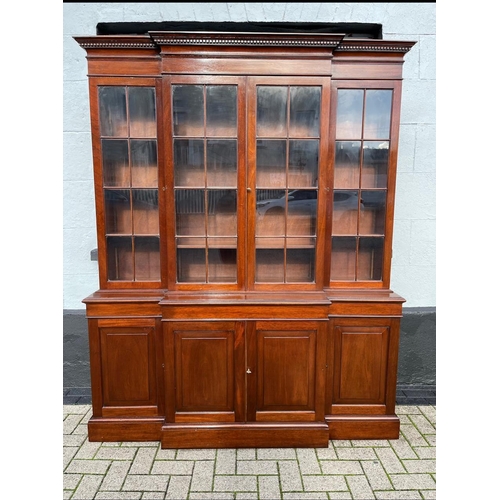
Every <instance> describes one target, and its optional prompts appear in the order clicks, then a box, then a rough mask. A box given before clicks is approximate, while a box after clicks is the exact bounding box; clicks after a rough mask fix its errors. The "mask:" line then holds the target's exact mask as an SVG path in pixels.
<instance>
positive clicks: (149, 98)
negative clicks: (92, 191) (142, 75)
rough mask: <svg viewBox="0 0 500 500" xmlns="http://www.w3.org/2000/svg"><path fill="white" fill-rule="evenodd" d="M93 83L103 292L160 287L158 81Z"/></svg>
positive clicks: (92, 95)
mask: <svg viewBox="0 0 500 500" xmlns="http://www.w3.org/2000/svg"><path fill="white" fill-rule="evenodd" d="M93 83H94V85H93V86H91V99H93V100H94V101H95V105H94V106H93V109H94V110H96V113H95V114H94V115H93V123H92V127H93V135H94V138H95V140H94V155H95V158H94V165H95V177H96V207H97V212H98V214H102V215H101V216H98V225H100V226H101V227H100V229H99V230H98V238H99V241H98V246H99V269H100V279H101V287H102V288H128V287H139V288H141V287H159V286H160V284H161V258H160V255H161V251H160V205H161V201H160V195H159V188H158V186H159V182H158V180H159V175H158V173H159V164H160V162H159V158H158V151H159V148H158V140H159V139H158V137H159V134H158V127H157V106H158V101H159V95H158V89H157V88H156V85H155V81H154V80H147V81H142V82H141V81H139V82H136V81H134V82H133V84H130V81H128V80H127V79H122V80H119V81H117V79H114V80H106V79H101V80H94V82H93Z"/></svg>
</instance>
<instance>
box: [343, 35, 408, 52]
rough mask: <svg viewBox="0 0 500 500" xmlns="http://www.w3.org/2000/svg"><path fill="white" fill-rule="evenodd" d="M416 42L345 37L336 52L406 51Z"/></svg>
mask: <svg viewBox="0 0 500 500" xmlns="http://www.w3.org/2000/svg"><path fill="white" fill-rule="evenodd" d="M415 43H416V42H401V41H396V40H394V41H392V40H373V39H358V40H356V39H353V38H351V39H349V38H347V39H344V40H342V42H341V43H340V44H339V46H338V47H337V49H336V52H394V53H406V52H408V51H409V50H410V49H411V48H412V47H413V46H414V45H415Z"/></svg>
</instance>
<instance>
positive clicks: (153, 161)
mask: <svg viewBox="0 0 500 500" xmlns="http://www.w3.org/2000/svg"><path fill="white" fill-rule="evenodd" d="M130 155H131V157H132V186H134V187H157V186H158V166H157V165H158V159H157V155H156V141H136V140H131V141H130Z"/></svg>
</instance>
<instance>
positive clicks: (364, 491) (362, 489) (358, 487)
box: [346, 476, 375, 500]
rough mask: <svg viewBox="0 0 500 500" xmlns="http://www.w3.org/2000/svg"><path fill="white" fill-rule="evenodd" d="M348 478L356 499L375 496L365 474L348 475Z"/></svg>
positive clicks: (360, 499) (368, 499)
mask: <svg viewBox="0 0 500 500" xmlns="http://www.w3.org/2000/svg"><path fill="white" fill-rule="evenodd" d="M346 480H347V484H348V485H349V489H350V490H351V495H352V497H353V498H354V499H359V500H370V499H374V498H375V495H374V494H373V491H372V489H371V487H370V483H368V480H367V479H366V477H365V476H347V477H346Z"/></svg>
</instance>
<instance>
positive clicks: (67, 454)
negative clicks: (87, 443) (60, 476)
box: [63, 446, 78, 470]
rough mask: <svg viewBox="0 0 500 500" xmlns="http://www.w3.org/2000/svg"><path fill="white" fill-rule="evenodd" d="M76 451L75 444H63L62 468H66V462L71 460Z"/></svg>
mask: <svg viewBox="0 0 500 500" xmlns="http://www.w3.org/2000/svg"><path fill="white" fill-rule="evenodd" d="M77 453H78V448H77V447H76V446H65V447H64V448H63V470H64V469H66V467H67V466H68V464H69V463H70V462H71V460H73V457H74V456H75V455H76V454H77Z"/></svg>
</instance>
